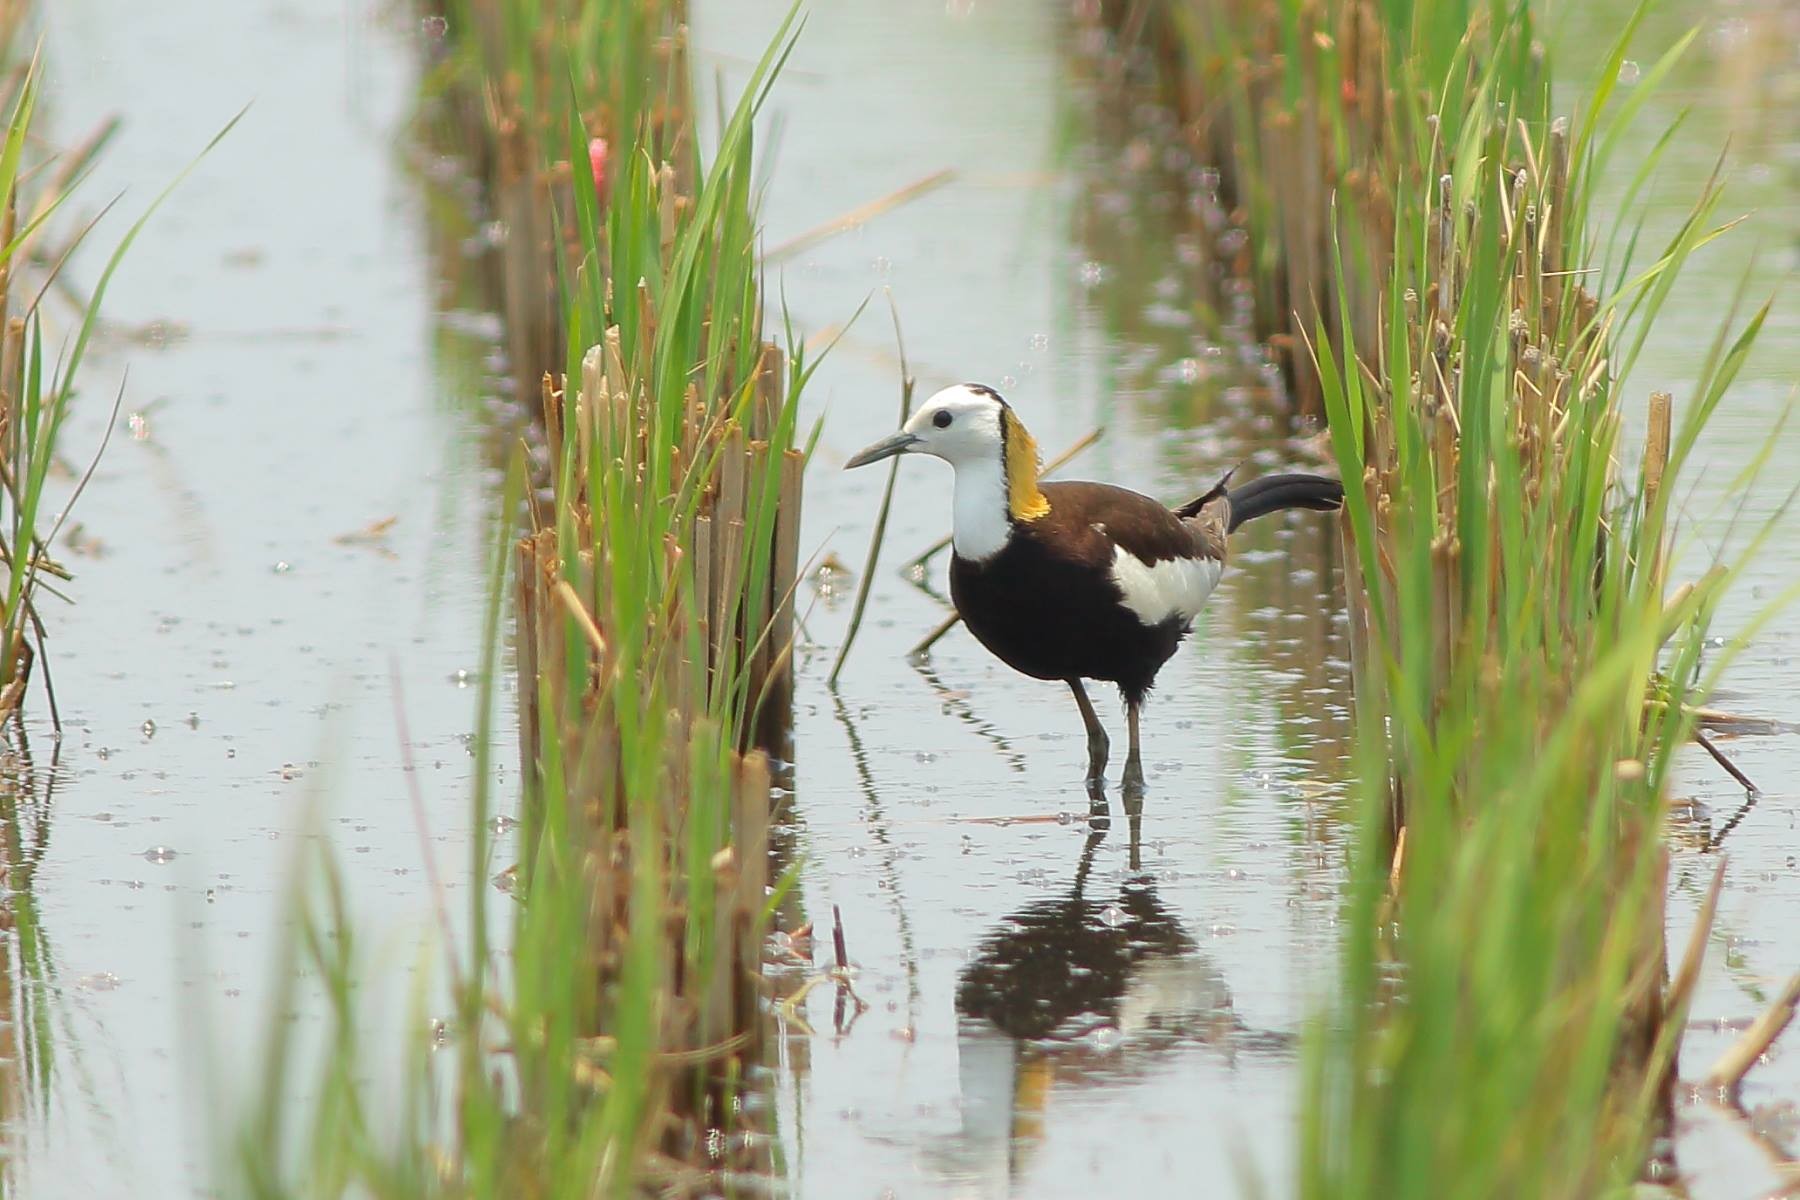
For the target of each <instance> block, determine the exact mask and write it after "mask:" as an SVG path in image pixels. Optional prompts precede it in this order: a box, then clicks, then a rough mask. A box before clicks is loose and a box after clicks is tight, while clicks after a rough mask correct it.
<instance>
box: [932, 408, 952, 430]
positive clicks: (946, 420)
mask: <svg viewBox="0 0 1800 1200" xmlns="http://www.w3.org/2000/svg"><path fill="white" fill-rule="evenodd" d="M931 423H932V424H933V425H936V426H937V427H938V428H939V429H948V428H950V410H948V409H944V408H940V409H938V410H937V415H936V416H934V417H932V418H931Z"/></svg>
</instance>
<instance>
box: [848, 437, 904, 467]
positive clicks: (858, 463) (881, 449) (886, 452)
mask: <svg viewBox="0 0 1800 1200" xmlns="http://www.w3.org/2000/svg"><path fill="white" fill-rule="evenodd" d="M918 440H919V439H918V438H916V437H914V436H913V435H912V434H910V433H907V432H906V431H905V430H901V431H900V432H899V433H896V434H895V435H894V436H893V437H888V438H882V439H881V440H880V441H879V442H876V443H875V444H874V445H873V446H870V447H868V448H867V449H865V450H862V451H860V452H859V453H857V454H853V455H851V456H850V461H849V462H847V463H845V464H844V470H846V471H848V470H849V469H850V468H851V467H866V466H868V465H869V464H870V463H872V462H880V461H881V460H882V459H884V458H892V457H893V456H894V455H896V454H904V453H906V451H908V450H910V449H911V448H912V447H913V446H914V445H915V444H916V443H917V442H918Z"/></svg>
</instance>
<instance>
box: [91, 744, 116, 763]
mask: <svg viewBox="0 0 1800 1200" xmlns="http://www.w3.org/2000/svg"><path fill="white" fill-rule="evenodd" d="M94 757H96V758H98V759H99V760H100V761H101V762H105V761H106V760H107V759H109V758H111V757H112V751H111V750H109V749H107V748H106V747H105V746H102V747H100V748H99V749H98V750H96V751H94Z"/></svg>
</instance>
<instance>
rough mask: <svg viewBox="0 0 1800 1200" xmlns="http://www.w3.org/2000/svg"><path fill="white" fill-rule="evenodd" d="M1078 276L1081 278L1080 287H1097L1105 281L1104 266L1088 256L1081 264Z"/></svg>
mask: <svg viewBox="0 0 1800 1200" xmlns="http://www.w3.org/2000/svg"><path fill="white" fill-rule="evenodd" d="M1079 277H1080V279H1081V286H1082V287H1086V288H1093V287H1099V286H1100V285H1101V284H1102V283H1105V282H1106V267H1105V265H1103V264H1101V263H1098V262H1095V261H1094V260H1093V259H1091V258H1090V259H1089V260H1088V261H1086V262H1084V263H1082V264H1081V272H1080V276H1079Z"/></svg>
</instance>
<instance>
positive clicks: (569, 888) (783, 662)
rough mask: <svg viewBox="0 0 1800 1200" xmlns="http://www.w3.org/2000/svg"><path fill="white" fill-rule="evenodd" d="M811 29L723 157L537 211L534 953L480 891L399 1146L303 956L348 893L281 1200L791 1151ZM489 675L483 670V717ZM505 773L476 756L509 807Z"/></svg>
mask: <svg viewBox="0 0 1800 1200" xmlns="http://www.w3.org/2000/svg"><path fill="white" fill-rule="evenodd" d="M535 7H536V6H534V5H528V4H519V5H516V6H513V7H512V8H507V9H506V10H505V11H506V12H508V13H513V14H514V15H516V14H517V13H522V12H526V11H527V10H532V11H535ZM572 7H573V10H574V11H573V13H572V14H571V19H572V20H574V21H576V22H577V25H576V26H575V27H577V28H582V29H586V28H588V24H587V22H586V21H585V19H584V18H583V16H582V14H584V13H586V12H587V11H588V10H589V9H592V8H608V7H617V6H605V5H588V6H572ZM496 11H500V10H498V9H496ZM612 28H614V33H615V34H616V35H617V36H620V37H639V38H640V42H639V44H638V51H639V53H638V56H637V57H635V58H634V57H633V56H632V55H630V54H622V56H621V57H620V58H619V61H631V62H642V61H644V47H643V45H642V43H641V35H642V32H643V27H641V26H632V27H631V28H630V29H629V30H626V31H625V32H623V33H621V32H619V28H620V27H612ZM792 34H793V18H792V17H791V16H790V19H789V22H788V23H787V24H784V26H783V27H782V29H781V30H780V31H779V33H778V35H777V37H776V40H775V43H774V45H773V46H772V48H771V49H770V51H769V53H768V54H767V55H766V56H765V57H764V59H763V60H762V61H761V62H760V63H759V64H758V65H757V67H756V69H755V70H754V72H753V73H752V77H751V80H750V83H749V86H748V88H747V90H746V93H745V95H744V97H743V99H742V100H741V101H740V102H739V104H738V106H737V108H736V109H735V111H734V112H733V113H732V114H731V115H730V116H729V118H728V119H727V120H726V121H725V122H724V125H723V128H722V129H721V130H720V133H719V136H718V142H717V145H716V147H715V148H714V149H713V151H712V152H711V154H710V155H705V156H703V155H701V154H700V152H699V151H698V150H697V149H696V148H695V143H694V141H693V138H692V132H691V130H684V131H683V132H682V133H681V134H679V135H677V136H675V137H673V138H672V139H670V140H669V141H668V142H667V143H666V145H668V146H669V147H671V148H672V149H671V153H672V154H674V155H675V156H676V157H677V158H678V159H679V165H678V163H677V162H676V161H670V160H669V159H665V158H661V157H659V147H660V146H663V145H665V142H664V137H665V133H666V130H663V131H659V129H658V128H657V127H656V126H655V123H654V121H653V120H652V119H651V117H650V116H649V115H648V114H646V115H644V116H643V117H642V119H640V120H639V121H638V123H637V125H636V126H634V127H633V129H628V130H627V131H626V134H627V138H628V140H627V141H626V142H625V143H623V145H622V146H621V147H620V148H619V149H617V150H616V151H614V155H615V156H614V157H613V158H612V159H611V161H612V162H613V163H614V164H616V167H617V170H616V173H614V174H612V175H611V176H610V177H609V179H608V181H607V186H606V187H604V188H601V187H596V186H584V185H577V186H573V187H570V188H567V189H566V190H562V191H553V193H548V194H546V198H545V200H544V202H546V203H549V202H550V201H551V199H553V198H554V196H557V195H560V196H562V197H563V198H564V199H566V200H567V202H568V203H567V205H566V207H562V208H559V209H557V210H556V211H557V214H558V218H559V220H560V221H561V225H560V227H559V232H558V235H557V239H556V243H555V244H556V245H557V246H558V247H559V248H560V249H559V251H558V253H557V254H556V255H554V256H552V265H553V270H554V273H553V274H552V276H551V277H550V282H552V283H553V284H555V286H556V287H557V293H558V295H559V297H560V298H561V299H560V303H561V311H560V315H559V327H560V328H562V329H564V330H566V331H567V353H566V356H565V357H564V359H563V363H564V367H565V369H564V370H563V371H562V372H561V376H562V382H561V384H560V385H556V386H552V385H550V384H548V383H546V384H545V385H544V386H543V387H542V388H541V392H540V394H541V397H542V400H543V424H542V434H543V443H544V446H543V454H542V461H543V463H544V464H545V469H544V470H543V472H542V473H543V475H544V476H545V478H546V480H547V491H543V492H540V493H539V495H538V498H537V499H536V500H535V501H534V502H533V503H531V504H530V505H528V506H527V508H528V510H529V512H530V520H531V525H532V528H531V530H530V532H529V533H528V534H527V535H526V536H525V537H524V538H523V539H522V540H521V541H517V542H515V541H514V540H513V538H512V537H510V536H508V537H507V549H506V552H505V553H504V555H503V557H502V559H501V560H500V561H499V562H498V563H497V564H496V569H495V580H496V591H495V593H494V599H493V602H492V607H490V621H491V623H492V624H491V627H490V631H489V632H490V635H491V637H490V643H491V642H492V641H493V640H495V639H497V636H498V620H499V611H500V598H501V597H502V596H512V597H515V598H516V603H517V625H516V633H515V637H514V652H515V660H516V664H517V668H518V679H519V688H520V709H521V730H520V750H521V755H522V757H523V759H524V765H525V794H524V797H523V805H522V811H521V824H520V828H519V831H518V837H519V845H520V861H519V862H518V864H517V866H516V870H514V871H512V872H511V873H510V877H511V878H512V880H513V883H512V888H511V891H512V895H513V901H514V903H513V905H512V906H511V907H512V912H511V914H510V916H511V935H510V946H509V949H508V952H507V953H504V954H502V953H501V952H500V951H499V949H498V948H497V947H496V946H495V945H493V944H492V943H491V941H490V936H489V929H490V925H491V919H492V915H491V914H490V913H489V911H488V903H489V902H488V898H487V896H488V893H487V890H486V888H485V887H483V886H479V883H478V885H477V886H475V887H473V888H472V889H471V892H470V894H471V900H470V905H471V907H470V912H469V914H468V917H469V927H470V929H471V930H472V936H473V944H472V946H471V947H470V948H469V949H470V951H471V953H470V954H469V955H468V957H467V960H466V961H467V966H466V967H462V966H458V967H457V968H455V969H453V972H452V973H453V975H454V976H455V979H454V982H453V988H454V991H455V994H456V996H457V1011H458V1016H457V1022H456V1024H457V1028H458V1031H459V1036H458V1040H457V1045H456V1047H455V1049H454V1051H453V1052H451V1053H450V1054H448V1055H439V1056H437V1057H436V1058H432V1059H429V1060H426V1059H425V1058H424V1057H422V1056H421V1057H420V1058H419V1059H418V1060H417V1061H415V1062H414V1063H413V1064H412V1069H411V1071H410V1073H409V1074H408V1076H407V1077H406V1079H405V1081H404V1092H405V1095H406V1097H407V1099H406V1101H405V1103H404V1104H402V1105H401V1106H400V1110H399V1111H400V1112H402V1113H403V1114H405V1118H404V1121H403V1124H402V1126H401V1127H400V1128H399V1129H398V1131H396V1130H394V1129H393V1128H391V1127H390V1123H387V1122H383V1121H382V1120H380V1119H379V1117H378V1116H377V1115H376V1114H374V1113H373V1112H372V1111H371V1106H370V1105H369V1104H368V1103H367V1101H366V1099H364V1098H363V1096H364V1091H363V1085H361V1084H358V1083H356V1082H354V1078H355V1077H354V1073H353V1072H347V1071H346V1069H345V1067H344V1064H345V1063H346V1062H347V1061H353V1059H354V1048H355V1044H356V1043H355V1037H354V1034H355V1025H354V1008H355V1005H354V1000H355V994H354V989H353V988H352V987H351V986H350V983H349V980H350V978H351V971H352V970H353V967H354V962H353V961H352V960H350V959H347V958H344V957H342V955H343V954H344V953H345V952H344V951H343V949H342V947H343V946H344V944H345V938H344V936H343V935H342V933H341V932H340V933H339V935H338V936H335V937H333V938H329V939H328V938H323V937H320V936H314V935H312V934H308V933H305V931H306V930H309V929H332V930H339V931H341V930H342V928H343V926H344V925H345V924H346V923H347V922H348V915H347V914H345V913H343V912H342V911H341V909H340V908H339V907H338V906H336V905H335V904H334V903H333V902H332V901H331V896H332V892H331V889H330V887H329V886H326V887H325V889H324V891H323V897H322V899H320V900H316V901H315V902H314V903H313V905H312V907H311V908H310V909H309V910H308V912H309V913H310V915H309V916H308V918H307V920H306V921H305V922H303V923H302V927H301V928H302V931H303V935H302V938H301V940H300V942H299V943H298V944H297V946H296V947H295V948H294V956H295V958H297V959H298V961H299V962H301V963H305V964H309V965H310V967H311V969H312V970H314V971H316V972H317V973H318V974H319V975H320V976H321V978H323V979H325V980H327V981H328V982H329V984H330V986H329V987H328V989H327V991H328V995H327V999H328V1000H329V1001H330V1004H331V1010H332V1012H333V1014H334V1021H336V1022H338V1023H337V1024H335V1025H334V1028H333V1030H332V1033H331V1035H330V1038H329V1042H328V1046H327V1054H326V1056H325V1060H324V1065H323V1068H322V1070H323V1074H322V1075H317V1076H315V1080H316V1087H315V1088H314V1090H315V1091H316V1092H317V1093H318V1094H320V1095H321V1096H322V1097H327V1098H329V1100H330V1106H329V1107H328V1106H327V1104H326V1101H325V1100H321V1101H320V1103H319V1105H318V1106H316V1107H309V1108H308V1109H306V1110H305V1113H306V1115H305V1116H304V1118H303V1119H302V1120H301V1121H300V1122H299V1123H298V1124H299V1128H298V1129H297V1130H296V1128H295V1125H296V1122H295V1120H294V1119H293V1116H292V1114H291V1111H287V1110H286V1109H285V1106H286V1105H287V1104H288V1094H287V1093H286V1092H285V1091H284V1090H283V1089H284V1086H285V1081H286V1080H288V1079H290V1078H292V1075H293V1073H294V1071H296V1070H297V1069H300V1068H301V1066H302V1057H301V1055H300V1052H299V1050H298V1049H297V1048H296V1047H295V1045H294V1044H293V1043H292V1042H291V1041H290V1040H289V1039H287V1038H286V1037H285V1036H282V1035H280V1034H278V1035H277V1036H275V1037H274V1038H272V1040H271V1050H270V1059H269V1062H268V1065H267V1066H266V1068H265V1074H266V1076H267V1079H268V1084H267V1089H266V1090H265V1092H264V1095H263V1103H262V1111H261V1115H260V1116H259V1117H258V1118H257V1119H256V1120H255V1121H253V1122H251V1124H250V1125H249V1127H248V1128H247V1129H246V1131H245V1133H244V1135H243V1138H242V1139H241V1141H240V1143H239V1145H238V1147H237V1148H236V1151H235V1155H234V1158H235V1161H236V1163H237V1168H236V1172H235V1173H236V1175H237V1177H238V1178H240V1179H244V1180H248V1181H250V1183H251V1184H252V1185H253V1188H254V1190H255V1191H256V1192H257V1193H258V1194H263V1195H314V1194H328V1195H337V1194H341V1192H342V1191H343V1190H344V1189H346V1188H354V1189H358V1190H362V1191H366V1192H370V1193H373V1194H376V1195H391V1196H401V1195H417V1194H443V1195H472V1196H496V1197H497V1196H518V1195H582V1196H587V1195H616V1194H628V1193H635V1192H636V1191H637V1190H638V1189H641V1188H645V1187H650V1186H661V1187H666V1188H672V1189H676V1190H678V1191H683V1192H686V1191H690V1190H693V1189H695V1188H702V1187H704V1188H710V1189H713V1190H717V1189H718V1188H720V1187H721V1186H722V1185H723V1182H724V1181H726V1180H728V1179H729V1178H730V1177H731V1175H732V1173H733V1172H739V1171H765V1170H767V1169H768V1167H769V1164H770V1156H771V1151H770V1149H769V1140H768V1139H767V1137H766V1136H764V1134H763V1133H762V1132H761V1131H758V1130H756V1129H755V1128H753V1127H751V1126H750V1125H748V1124H747V1123H746V1119H745V1118H743V1117H742V1116H741V1115H740V1114H739V1107H738V1105H737V1104H736V1103H735V1099H736V1095H737V1093H738V1091H739V1089H740V1088H741V1087H742V1086H743V1081H744V1078H745V1075H746V1073H747V1071H748V1069H749V1068H750V1067H751V1066H752V1065H753V1064H754V1063H755V1062H756V1061H757V1059H758V1053H759V1036H760V1026H761V1022H760V996H761V991H760V963H761V939H762V932H763V929H764V926H765V924H766V921H767V917H768V914H769V913H770V912H771V911H772V909H773V907H774V905H775V904H776V903H777V902H778V900H779V896H780V892H781V887H780V886H776V887H775V888H774V889H773V891H771V880H770V879H769V865H768V863H769V859H768V852H767V833H768V826H769V821H770V812H769V803H770V800H769V798H770V793H771V771H772V768H771V765H770V762H769V760H768V759H767V758H766V757H765V755H764V754H763V753H762V752H760V751H749V747H750V746H752V745H753V744H758V743H761V744H770V741H771V739H770V736H769V728H770V725H771V720H770V718H769V714H771V713H773V714H775V719H774V720H773V725H774V726H775V727H776V728H778V729H780V730H782V731H785V728H786V721H785V716H784V714H785V709H786V700H785V695H784V694H783V689H784V688H785V687H786V683H785V680H786V678H787V673H788V672H787V658H788V656H789V653H790V651H791V641H792V636H793V633H792V631H793V618H792V595H791V593H792V590H793V581H794V579H795V576H796V574H797V570H798V543H797V537H796V531H797V529H798V515H799V514H798V503H799V482H800V471H801V468H802V466H803V463H804V457H805V455H804V451H803V450H802V449H801V447H800V446H799V445H798V444H797V443H798V440H799V439H798V436H797V434H798V430H797V422H798V415H797V414H798V398H799V394H800V390H801V388H802V387H804V386H805V383H806V380H807V378H808V377H809V375H810V373H811V369H812V367H811V365H810V364H809V363H808V361H807V360H806V358H805V356H804V354H803V353H802V352H801V351H800V349H799V347H798V346H797V345H796V344H793V343H791V342H790V344H789V346H788V347H787V349H786V353H785V354H783V353H782V352H781V351H780V350H779V349H778V348H776V347H774V346H772V345H770V344H769V343H767V342H766V341H765V340H764V337H763V324H762V303H763V301H762V295H761V278H760V269H759V265H758V256H757V237H758V231H757V226H756V221H755V213H754V209H753V204H752V197H753V189H752V184H751V180H752V170H751V168H752V163H753V121H754V117H755V114H756V109H757V106H758V105H759V104H760V103H761V101H762V99H763V97H764V96H765V95H766V93H767V88H768V86H769V85H770V83H771V81H772V80H773V78H774V76H775V73H776V72H777V71H778V70H779V67H780V64H781V60H782V58H783V57H784V56H785V54H786V52H787V49H788V47H789V46H790V45H791V37H792ZM570 44H572V45H576V44H578V43H577V41H576V40H575V39H570ZM567 78H568V79H569V80H571V81H572V82H573V84H574V88H575V93H574V94H573V95H572V96H570V97H567V98H566V104H565V108H564V112H563V116H562V119H561V131H562V140H561V142H560V143H558V144H555V145H550V144H546V145H543V146H541V147H538V149H539V150H540V152H541V153H543V154H545V155H555V156H557V157H556V161H580V157H581V152H582V151H583V148H584V147H585V145H586V143H587V139H589V138H590V136H591V131H592V128H593V127H592V125H591V124H590V117H589V113H590V104H589V101H590V99H591V98H590V97H584V96H583V95H582V94H581V91H580V89H581V80H582V79H583V78H584V72H582V71H580V70H576V71H572V72H571V73H570V74H569V75H568V76H567ZM678 110H679V111H683V112H685V111H686V107H685V104H683V105H681V106H679V109H678ZM671 111H676V110H671ZM491 136H497V135H490V144H491ZM540 167H541V168H543V169H544V170H545V171H546V173H547V174H548V175H553V174H554V167H555V163H554V162H550V163H549V165H548V166H547V167H546V166H544V164H540ZM684 178H686V179H689V180H691V181H692V189H691V190H689V189H688V188H686V187H684V185H683V179H684ZM524 474H525V472H523V471H515V479H520V478H523V476H524ZM516 503H517V494H516V493H515V494H514V495H513V496H511V497H509V500H508V505H507V508H506V510H505V512H506V513H507V514H508V515H509V516H510V514H512V513H514V512H516V511H519V510H518V509H517V508H516V507H514V506H515V505H516ZM503 526H504V522H503ZM509 573H510V577H511V578H512V580H513V582H514V586H513V587H512V588H511V589H508V588H505V587H503V586H502V583H501V581H502V580H503V579H505V578H507V577H508V576H509ZM494 661H495V659H494V657H493V650H492V646H491V644H490V652H489V661H488V664H487V667H488V668H489V669H484V670H483V673H482V678H483V681H484V684H483V686H484V691H483V711H484V713H491V703H492V699H491V687H492V684H491V679H492V671H491V668H492V666H493V663H494ZM488 728H489V727H488V725H487V723H486V721H485V719H484V723H483V725H482V729H483V731H484V734H485V732H486V731H487V730H488ZM747 751H748V752H747ZM491 754H492V745H491V740H490V739H489V738H487V737H486V736H484V737H483V738H482V739H481V740H480V741H479V743H478V754H477V776H478V778H479V779H481V780H484V781H485V780H486V779H487V778H488V775H487V767H488V765H489V763H490V762H491ZM491 809H492V801H491V798H490V797H489V795H488V793H487V790H486V788H485V787H482V788H480V789H478V792H477V796H476V805H475V812H474V813H473V814H472V818H473V821H472V826H471V827H472V829H474V830H475V831H476V837H475V839H474V843H473V846H472V859H471V863H470V870H471V873H472V876H473V878H474V879H475V880H476V881H480V880H482V879H484V878H485V877H486V876H487V875H488V874H489V873H490V871H491V869H492V868H491V864H490V862H489V854H490V851H491V847H490V845H489V842H488V838H487V832H486V830H487V821H488V819H489V818H490V816H491ZM327 883H329V877H328V876H327ZM455 957H456V959H457V960H458V961H459V962H461V961H462V960H463V956H462V955H461V954H457V955H456V956H455ZM290 961H292V960H290ZM340 980H342V981H344V982H342V983H341V984H340V983H339V982H338V981H340ZM446 1060H448V1061H446ZM343 1113H349V1114H350V1115H349V1116H348V1117H345V1116H342V1115H340V1114H343ZM396 1138H397V1139H398V1145H397V1146H393V1145H391V1143H393V1141H394V1139H396ZM296 1146H298V1147H300V1148H302V1149H300V1150H299V1152H296ZM411 1189H419V1190H417V1191H415V1190H411Z"/></svg>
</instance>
